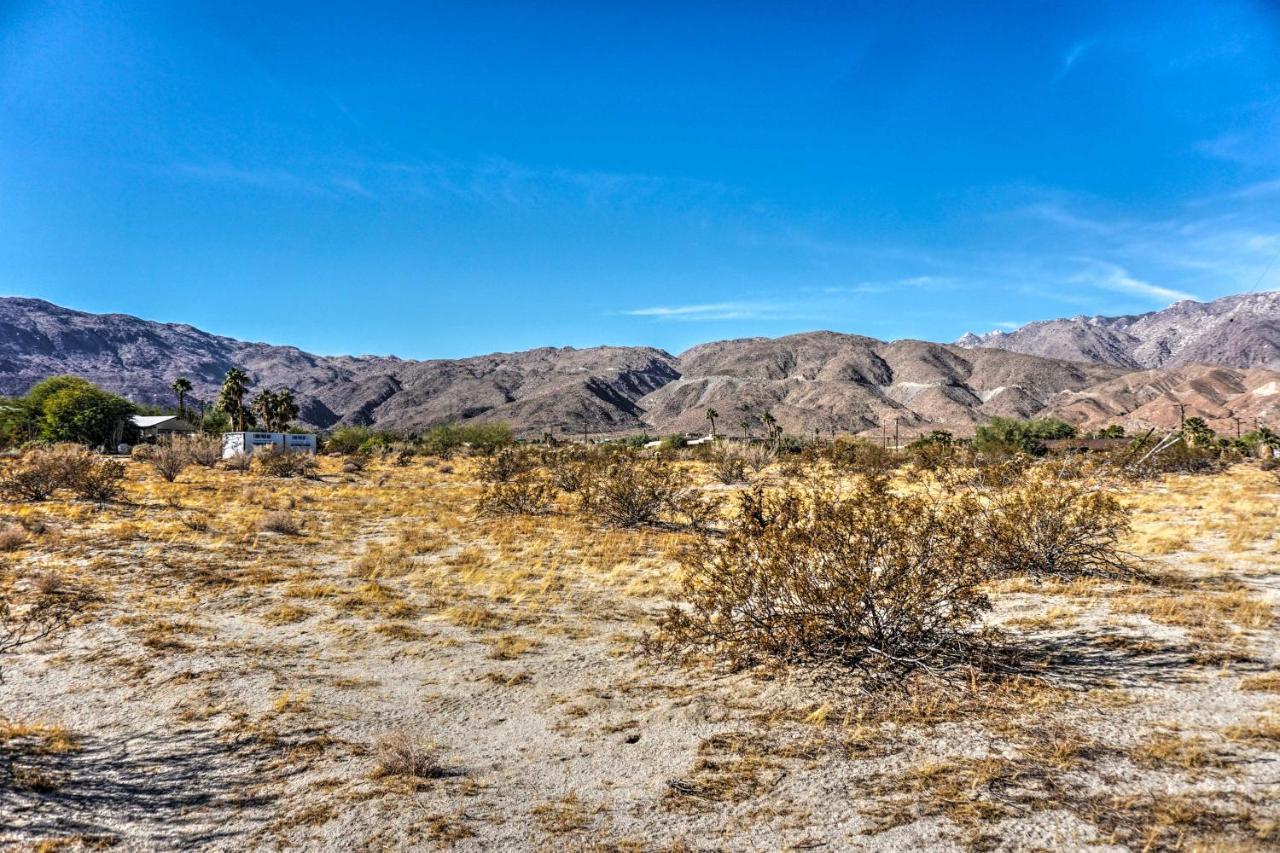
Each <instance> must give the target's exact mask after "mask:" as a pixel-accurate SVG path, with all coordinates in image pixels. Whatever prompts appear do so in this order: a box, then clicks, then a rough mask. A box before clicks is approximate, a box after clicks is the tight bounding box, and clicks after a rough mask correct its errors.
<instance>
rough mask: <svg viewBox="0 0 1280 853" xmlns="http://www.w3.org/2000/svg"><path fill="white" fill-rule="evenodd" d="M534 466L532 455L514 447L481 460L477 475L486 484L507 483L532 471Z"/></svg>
mask: <svg viewBox="0 0 1280 853" xmlns="http://www.w3.org/2000/svg"><path fill="white" fill-rule="evenodd" d="M535 464H536V462H535V460H534V458H533V456H532V454H529V453H526V452H525V451H523V450H519V449H517V448H514V447H504V448H502V449H501V450H499V451H498V452H497V453H494V454H493V455H492V456H486V457H485V458H483V459H481V460H480V467H479V469H478V471H477V474H478V476H479V477H480V479H481V480H483V481H484V482H486V483H507V482H510V481H511V480H514V479H515V478H516V477H518V476H520V475H521V474H526V473H528V472H529V471H532V470H533V468H534V466H535Z"/></svg>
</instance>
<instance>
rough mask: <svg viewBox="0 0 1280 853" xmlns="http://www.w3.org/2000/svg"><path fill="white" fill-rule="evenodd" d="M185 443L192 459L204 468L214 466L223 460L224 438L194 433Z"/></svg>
mask: <svg viewBox="0 0 1280 853" xmlns="http://www.w3.org/2000/svg"><path fill="white" fill-rule="evenodd" d="M184 444H185V446H186V449H187V455H188V456H190V457H191V461H192V462H193V463H194V464H196V465H199V466H200V467H202V468H212V467H214V466H215V465H217V464H218V463H219V462H221V461H222V439H221V438H219V437H218V436H216V435H193V436H190V437H189V438H187V439H185V440H184Z"/></svg>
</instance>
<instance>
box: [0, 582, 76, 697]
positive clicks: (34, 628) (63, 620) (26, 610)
mask: <svg viewBox="0 0 1280 853" xmlns="http://www.w3.org/2000/svg"><path fill="white" fill-rule="evenodd" d="M89 600H90V599H89V596H88V595H87V594H86V593H85V592H84V591H83V590H81V589H80V588H78V587H75V586H73V585H71V584H67V583H65V582H64V581H63V580H62V578H61V577H60V576H58V575H56V574H43V575H39V576H37V577H35V578H34V579H33V580H32V581H31V583H30V584H29V588H28V589H27V590H25V594H23V595H21V596H20V595H19V592H18V590H17V588H16V587H13V586H6V587H5V588H4V589H3V591H0V661H3V656H4V655H5V654H8V653H10V652H12V651H14V650H16V649H18V648H20V647H22V646H26V645H29V644H31V643H34V642H37V641H39V640H44V639H48V638H51V637H53V636H55V635H56V634H58V633H60V632H62V631H64V630H66V629H67V628H68V627H69V626H70V625H71V624H72V622H74V621H75V619H76V617H77V616H79V615H80V613H82V612H83V611H84V610H85V607H86V606H87V604H88V602H89ZM3 681H4V670H3V668H0V683H3Z"/></svg>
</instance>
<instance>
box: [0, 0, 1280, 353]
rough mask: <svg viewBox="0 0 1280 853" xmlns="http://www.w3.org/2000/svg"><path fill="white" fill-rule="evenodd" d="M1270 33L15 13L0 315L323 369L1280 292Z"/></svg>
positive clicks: (106, 10) (525, 9)
mask: <svg viewBox="0 0 1280 853" xmlns="http://www.w3.org/2000/svg"><path fill="white" fill-rule="evenodd" d="M1277 254H1280V10H1278V9H1277V7H1276V6H1274V5H1270V4H1264V3H1254V2H1241V3H1233V2H1226V0H1218V1H1217V2H1205V3H1182V2H1177V0H1166V1H1165V2H1159V3H1150V4H1147V3H1139V2H1126V3H1089V2H1072V3H1060V4H1050V3H1041V2H1016V3H1009V4H999V3H983V4H970V3H964V4H961V3H956V4H942V3H933V4H930V3H909V2H907V3H882V2H876V3H866V4H859V3H833V4H819V3H814V4H805V3H788V4H781V3H774V4H753V3H746V2H736V3H724V4H714V3H679V4H665V3H659V2H646V3H643V4H639V3H637V4H624V3H592V4H585V3H584V4H575V3H541V2H539V3H532V2H530V3H511V4H500V3H484V2H476V3H440V4H436V3H429V2H419V3H404V4H395V3H376V2H373V3H371V2H362V3H351V4H344V3H315V2H306V3H301V2H299V3H288V2H281V3H262V2H254V3H248V2H228V0H222V2H210V3H200V2H181V3H173V2H153V3H147V2H138V3H94V2H67V3H61V2H53V1H51V0H44V2H23V1H22V0H0V292H3V293H8V294H19V295H28V296H38V297H42V298H45V299H49V300H51V301H54V302H57V303H60V304H64V305H68V306H70V307H74V308H80V309H84V310H90V311H120V312H125V313H130V314H137V315H139V316H142V317H146V318H149V319H157V320H166V321H175V322H188V323H192V324H193V325H197V326H200V327H202V328H205V329H208V330H210V331H215V332H218V333H221V334H227V335H231V336H235V337H241V338H247V339H253V340H266V341H271V342H277V343H292V344H296V345H298V346H301V347H303V348H305V349H309V350H312V351H316V352H323V353H379V354H381V353H395V354H397V355H400V356H404V357H447V356H460V355H469V354H476V353H483V352H490V351H495V350H516V349H524V348H528V347H533V346H543V345H554V346H562V345H574V346H590V345H594V344H602V343H609V344H651V345H655V346H660V347H663V348H666V349H668V350H671V351H673V352H678V351H680V350H682V349H684V348H686V347H688V346H690V345H692V344H695V343H698V342H701V341H706V340H713V339H720V338H727V337H739V336H747V335H779V334H786V333H789V332H795V331H802V330H807V329H815V328H830V329H835V330H838V331H847V332H856V333H860V334H867V335H872V336H876V337H881V338H899V337H915V338H926V339H934V340H951V339H954V338H955V337H957V336H959V335H960V334H962V333H963V332H965V331H969V330H973V331H987V330H990V329H993V328H1000V327H1007V326H1010V325H1013V324H1020V323H1024V322H1027V321H1030V320H1035V319H1043V318H1048V317H1057V316H1068V315H1074V314H1082V313H1084V314H1093V313H1104V314H1118V313H1134V312H1140V311H1148V310H1153V309H1157V308H1161V307H1164V306H1165V305H1168V304H1169V303H1170V302H1172V301H1175V300H1177V299H1180V298H1185V297H1194V298H1199V299H1211V298H1215V297H1218V296H1222V295H1226V294H1229V293H1236V292H1242V291H1248V290H1252V289H1254V288H1255V287H1260V288H1262V289H1271V288H1276V287H1280V263H1277V264H1276V265H1275V267H1276V268H1274V269H1271V271H1270V272H1269V273H1267V268H1268V265H1269V264H1270V263H1271V262H1272V261H1273V260H1275V258H1276V256H1277Z"/></svg>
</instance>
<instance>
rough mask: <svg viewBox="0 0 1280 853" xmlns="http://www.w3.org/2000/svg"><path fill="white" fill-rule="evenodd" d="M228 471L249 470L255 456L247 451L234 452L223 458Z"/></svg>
mask: <svg viewBox="0 0 1280 853" xmlns="http://www.w3.org/2000/svg"><path fill="white" fill-rule="evenodd" d="M222 464H223V466H224V467H225V468H226V469H227V470H228V471H248V470H249V468H251V467H252V466H253V457H252V456H250V455H249V454H247V453H234V454H232V455H231V456H228V457H227V458H226V459H224V460H222Z"/></svg>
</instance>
